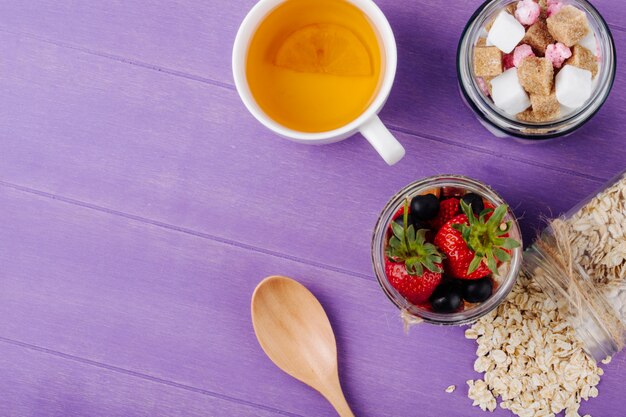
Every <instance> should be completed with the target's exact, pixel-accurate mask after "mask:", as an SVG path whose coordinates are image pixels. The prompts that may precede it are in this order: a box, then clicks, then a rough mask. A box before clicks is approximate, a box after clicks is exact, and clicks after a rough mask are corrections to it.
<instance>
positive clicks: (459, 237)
mask: <svg viewBox="0 0 626 417" xmlns="http://www.w3.org/2000/svg"><path fill="white" fill-rule="evenodd" d="M461 209H462V210H463V214H459V215H458V216H455V217H454V218H452V219H450V220H449V221H448V222H447V223H446V224H445V225H443V227H441V229H439V232H437V235H436V236H435V245H437V246H438V247H439V248H440V249H441V251H442V252H443V253H444V254H445V256H446V258H447V259H446V262H445V267H446V272H447V273H449V274H450V275H452V276H453V277H455V278H461V279H478V278H482V277H486V276H488V275H490V274H493V275H494V276H495V275H497V274H498V267H497V265H498V261H500V262H507V261H509V260H510V259H511V256H510V254H509V253H508V252H507V250H508V249H513V248H516V247H519V246H520V244H519V242H517V241H516V240H514V239H511V238H510V237H506V236H507V234H508V232H509V230H510V228H511V222H510V221H508V222H506V223H504V227H501V225H502V224H503V219H504V216H505V215H506V213H507V210H508V206H507V205H506V204H503V205H501V206H499V207H497V208H496V209H495V210H494V211H493V212H492V211H491V209H486V210H484V211H483V212H482V213H481V214H480V216H479V217H476V216H475V215H474V213H472V209H471V207H470V206H468V205H467V204H465V202H463V201H461ZM488 215H490V216H489V217H490V218H489V219H487V216H488Z"/></svg>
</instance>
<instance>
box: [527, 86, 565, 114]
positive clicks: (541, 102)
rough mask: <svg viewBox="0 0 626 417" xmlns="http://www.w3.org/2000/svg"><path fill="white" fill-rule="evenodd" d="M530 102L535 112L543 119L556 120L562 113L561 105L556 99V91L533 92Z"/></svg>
mask: <svg viewBox="0 0 626 417" xmlns="http://www.w3.org/2000/svg"><path fill="white" fill-rule="evenodd" d="M530 102H531V104H532V107H533V112H534V113H535V115H536V116H537V117H538V118H539V119H541V121H549V120H554V119H556V118H557V117H558V116H559V114H560V113H561V105H560V104H559V101H558V100H557V99H556V92H555V91H552V92H551V93H550V94H548V95H541V94H531V95H530Z"/></svg>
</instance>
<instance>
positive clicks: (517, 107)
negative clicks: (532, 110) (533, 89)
mask: <svg viewBox="0 0 626 417" xmlns="http://www.w3.org/2000/svg"><path fill="white" fill-rule="evenodd" d="M491 97H492V98H493V102H494V103H495V105H496V106H497V107H499V108H501V109H502V110H504V111H505V112H507V113H508V114H511V115H516V114H517V113H520V112H523V111H524V110H526V109H527V108H529V107H530V98H528V94H526V91H525V90H524V87H522V85H521V84H520V82H519V78H518V77H517V68H511V69H508V70H506V71H504V72H503V73H502V74H500V75H498V76H497V77H496V78H494V79H493V80H491Z"/></svg>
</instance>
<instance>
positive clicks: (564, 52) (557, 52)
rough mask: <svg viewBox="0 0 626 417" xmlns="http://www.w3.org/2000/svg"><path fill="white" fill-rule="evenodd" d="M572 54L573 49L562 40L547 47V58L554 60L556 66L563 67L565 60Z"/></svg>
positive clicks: (553, 63)
mask: <svg viewBox="0 0 626 417" xmlns="http://www.w3.org/2000/svg"><path fill="white" fill-rule="evenodd" d="M571 56H572V50H571V49H569V48H568V47H567V46H565V45H563V44H562V43H561V42H559V43H557V44H551V45H548V47H547V48H546V58H547V59H548V60H549V61H550V62H552V66H553V67H554V68H561V67H562V66H563V62H565V60H566V59H567V58H569V57H571Z"/></svg>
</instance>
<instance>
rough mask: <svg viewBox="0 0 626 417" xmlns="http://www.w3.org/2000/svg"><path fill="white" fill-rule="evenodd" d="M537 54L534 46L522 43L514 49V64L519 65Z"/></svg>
mask: <svg viewBox="0 0 626 417" xmlns="http://www.w3.org/2000/svg"><path fill="white" fill-rule="evenodd" d="M530 56H535V53H534V52H533V48H531V47H530V45H520V46H518V47H517V48H515V50H514V51H513V65H515V66H516V67H519V66H520V65H521V64H522V61H523V60H524V59H525V58H528V57H530Z"/></svg>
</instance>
